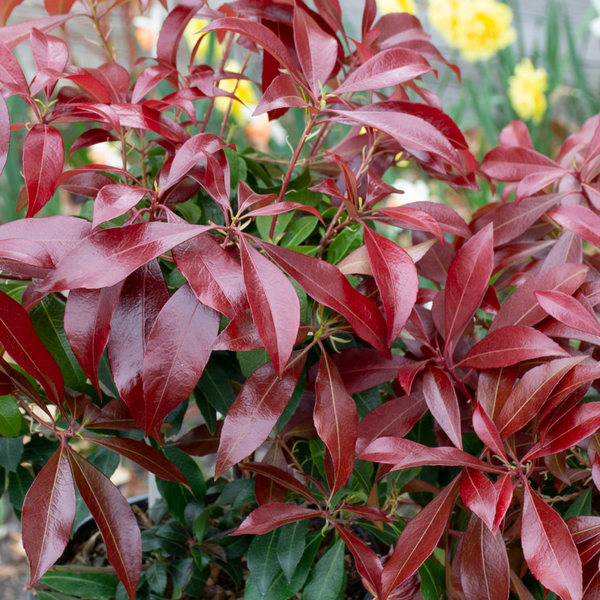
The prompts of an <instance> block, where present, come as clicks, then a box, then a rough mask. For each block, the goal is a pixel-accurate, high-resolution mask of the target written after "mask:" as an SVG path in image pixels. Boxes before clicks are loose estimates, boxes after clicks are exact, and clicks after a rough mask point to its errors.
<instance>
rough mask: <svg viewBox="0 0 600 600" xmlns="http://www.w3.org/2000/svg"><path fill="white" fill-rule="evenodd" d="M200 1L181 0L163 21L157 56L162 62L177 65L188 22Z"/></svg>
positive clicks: (157, 43)
mask: <svg viewBox="0 0 600 600" xmlns="http://www.w3.org/2000/svg"><path fill="white" fill-rule="evenodd" d="M200 6H201V5H200V3H199V2H196V1H194V0H185V1H183V2H180V3H179V4H178V5H177V6H176V7H175V8H174V9H173V10H172V11H171V12H170V13H169V14H168V15H167V17H166V19H165V20H164V21H163V24H162V27H161V29H160V34H159V36H158V40H157V42H156V58H158V60H159V61H160V62H164V63H167V64H169V65H173V66H174V67H176V66H177V50H178V49H179V42H180V41H181V36H182V35H183V32H184V30H185V28H186V25H187V24H188V22H189V21H190V20H191V19H192V18H193V17H194V15H195V14H196V12H198V9H199V8H200Z"/></svg>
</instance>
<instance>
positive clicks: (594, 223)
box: [548, 204, 600, 247]
mask: <svg viewBox="0 0 600 600" xmlns="http://www.w3.org/2000/svg"><path fill="white" fill-rule="evenodd" d="M548 216H549V217H550V218H552V219H554V220H555V221H556V222H557V223H558V224H559V225H561V226H562V227H564V228H565V229H568V230H569V231H572V232H573V233H575V234H577V235H578V236H579V237H582V238H583V239H584V240H585V241H586V242H589V243H590V244H593V245H594V246H596V247H600V233H598V232H599V231H600V217H599V216H598V215H597V214H596V213H595V212H594V211H592V210H591V209H589V208H588V207H587V206H582V205H580V204H565V205H562V206H559V207H558V208H557V209H556V210H553V211H552V212H551V213H549V215H548Z"/></svg>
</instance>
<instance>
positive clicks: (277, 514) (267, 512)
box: [230, 502, 321, 535]
mask: <svg viewBox="0 0 600 600" xmlns="http://www.w3.org/2000/svg"><path fill="white" fill-rule="evenodd" d="M320 516H321V511H320V510H313V509H312V508H304V507H303V506H296V505H295V504H285V503H284V502H271V503H270V504H263V505H262V506H259V507H258V508H256V509H254V510H253V511H252V512H251V513H250V514H249V515H248V516H247V517H246V518H245V519H244V521H243V523H242V524H241V525H240V526H239V527H238V528H237V529H236V530H235V531H234V532H233V533H231V534H230V535H249V534H251V535H262V534H263V533H269V531H273V529H277V527H281V526H282V525H287V524H288V523H295V522H296V521H302V520H303V519H314V518H315V517H320Z"/></svg>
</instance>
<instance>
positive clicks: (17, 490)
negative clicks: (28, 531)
mask: <svg viewBox="0 0 600 600" xmlns="http://www.w3.org/2000/svg"><path fill="white" fill-rule="evenodd" d="M11 439H12V438H11ZM32 483H33V477H32V476H31V473H30V472H29V471H28V470H27V469H25V467H17V469H16V471H12V472H10V473H9V474H8V499H9V500H10V503H11V504H12V506H13V508H15V509H16V510H18V511H20V510H21V508H22V506H23V500H25V494H26V493H27V490H28V489H29V487H30V486H31V484H32Z"/></svg>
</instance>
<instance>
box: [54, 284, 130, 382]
mask: <svg viewBox="0 0 600 600" xmlns="http://www.w3.org/2000/svg"><path fill="white" fill-rule="evenodd" d="M121 288H122V285H121V284H116V285H114V286H111V287H108V288H102V289H99V290H85V289H80V290H73V291H71V293H70V294H69V296H68V298H67V304H66V306H65V321H64V326H65V333H66V334H67V339H68V340H69V344H70V345H71V349H72V350H73V354H74V355H75V358H77V361H78V362H79V364H80V365H81V368H82V369H83V372H84V373H85V375H86V376H87V377H88V379H89V380H90V381H91V383H92V385H93V386H94V387H95V388H96V391H97V392H98V394H100V382H99V381H98V365H99V364H100V357H101V356H102V353H103V352H104V349H105V348H106V344H107V343H108V337H109V335H110V321H111V319H112V316H113V313H114V310H115V308H116V306H117V302H118V301H119V295H120V293H121Z"/></svg>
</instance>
